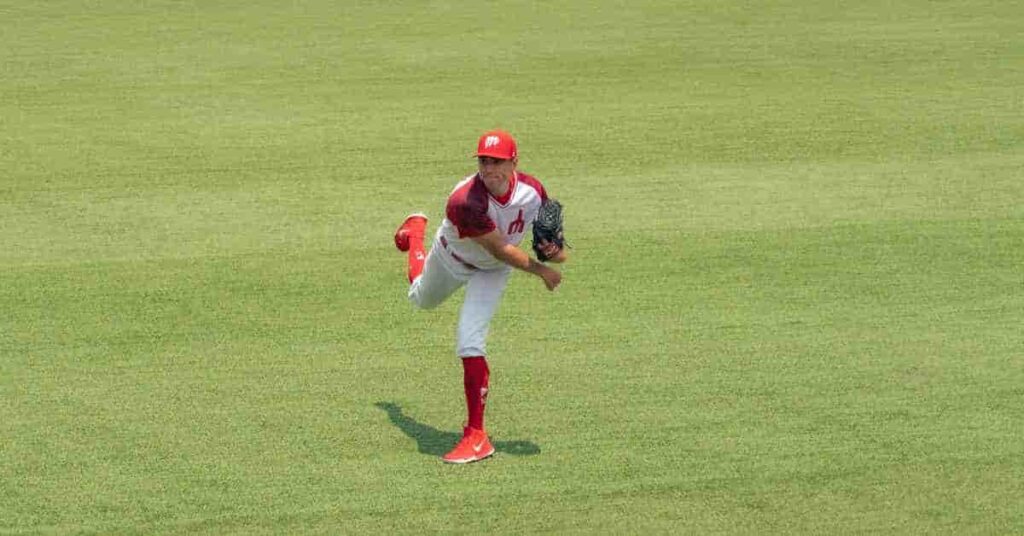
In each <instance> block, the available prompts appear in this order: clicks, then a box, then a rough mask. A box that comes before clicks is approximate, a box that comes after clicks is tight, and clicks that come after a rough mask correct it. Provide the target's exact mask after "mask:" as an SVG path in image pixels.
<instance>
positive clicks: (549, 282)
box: [472, 230, 562, 290]
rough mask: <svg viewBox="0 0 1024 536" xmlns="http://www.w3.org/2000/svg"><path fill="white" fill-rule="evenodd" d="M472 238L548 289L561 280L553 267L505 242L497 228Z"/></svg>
mask: <svg viewBox="0 0 1024 536" xmlns="http://www.w3.org/2000/svg"><path fill="white" fill-rule="evenodd" d="M472 240H473V241H474V242H476V243H477V244H480V246H481V247H483V248H484V249H486V250H487V252H488V253H490V254H491V255H493V256H494V258H496V259H498V260H500V261H501V262H504V263H505V264H507V265H509V266H511V267H513V268H519V269H520V270H522V271H524V272H529V273H531V274H533V275H535V276H537V277H539V278H541V279H542V280H543V281H544V286H546V287H547V288H548V290H555V288H556V287H557V286H558V285H559V283H561V282H562V274H560V273H559V272H558V271H557V270H555V269H554V268H551V267H548V266H545V265H544V264H541V263H539V262H537V261H536V260H534V259H532V258H530V256H529V255H527V254H526V252H525V251H523V250H521V249H519V248H518V247H516V246H513V245H512V244H509V243H506V242H505V240H504V239H503V238H502V237H501V234H500V233H498V231H497V230H494V231H491V232H489V233H485V234H482V235H480V236H474V237H472Z"/></svg>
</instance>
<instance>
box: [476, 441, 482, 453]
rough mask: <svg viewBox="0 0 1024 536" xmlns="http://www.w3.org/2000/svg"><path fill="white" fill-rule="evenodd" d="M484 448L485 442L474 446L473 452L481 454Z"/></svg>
mask: <svg viewBox="0 0 1024 536" xmlns="http://www.w3.org/2000/svg"><path fill="white" fill-rule="evenodd" d="M483 448H484V442H483V441H481V442H479V443H477V444H476V445H473V452H477V453H479V452H480V451H481V450H483Z"/></svg>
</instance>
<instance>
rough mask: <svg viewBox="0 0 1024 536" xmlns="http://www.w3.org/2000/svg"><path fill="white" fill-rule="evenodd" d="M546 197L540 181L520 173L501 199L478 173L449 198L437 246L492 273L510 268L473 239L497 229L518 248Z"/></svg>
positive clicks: (465, 261) (468, 178) (467, 264)
mask: <svg viewBox="0 0 1024 536" xmlns="http://www.w3.org/2000/svg"><path fill="white" fill-rule="evenodd" d="M547 197H548V196H547V192H545V191H544V186H542V185H541V183H540V181H538V180H537V179H535V178H534V177H532V176H530V175H527V174H525V173H520V172H518V171H516V172H513V174H512V179H511V181H509V189H508V192H506V193H505V195H504V196H502V197H501V198H497V197H494V196H493V195H491V193H490V192H489V191H488V190H487V187H486V186H485V185H484V183H483V181H482V180H481V179H480V178H479V175H478V174H473V175H471V176H469V177H466V178H465V179H463V180H462V181H460V182H459V183H458V184H457V185H456V186H455V189H454V190H452V193H451V195H449V196H448V205H447V207H446V211H445V218H444V221H443V222H441V227H440V228H438V230H437V237H436V239H435V240H436V242H437V243H438V244H436V245H439V246H440V247H441V248H443V249H444V250H446V252H447V254H449V255H451V256H452V258H453V259H454V260H456V261H458V262H459V263H461V264H462V265H464V266H467V267H470V268H475V269H479V270H493V269H496V268H502V267H504V266H507V265H506V264H505V263H504V262H502V261H500V260H498V259H496V258H495V257H494V256H493V255H491V254H490V253H489V252H488V251H487V250H486V249H484V248H483V246H481V245H480V244H477V243H476V242H474V241H473V240H472V237H475V236H480V235H483V234H487V233H489V232H491V231H494V230H497V231H498V233H499V234H500V235H501V236H502V238H503V239H504V240H505V242H506V243H508V244H512V245H514V246H518V245H519V243H520V242H522V241H523V237H524V236H526V231H527V229H529V228H530V226H531V225H533V221H534V220H535V219H537V212H538V211H539V210H540V206H541V204H542V203H543V202H544V201H546V200H547Z"/></svg>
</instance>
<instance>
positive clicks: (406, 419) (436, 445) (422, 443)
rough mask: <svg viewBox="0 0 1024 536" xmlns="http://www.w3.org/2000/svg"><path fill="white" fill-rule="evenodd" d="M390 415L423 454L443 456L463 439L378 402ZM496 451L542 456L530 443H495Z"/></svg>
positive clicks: (460, 434) (454, 433)
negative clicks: (414, 441) (413, 440)
mask: <svg viewBox="0 0 1024 536" xmlns="http://www.w3.org/2000/svg"><path fill="white" fill-rule="evenodd" d="M374 405H375V406H377V407H378V408H380V409H382V410H384V411H386V412H387V413H388V419H391V423H392V424H394V425H395V426H397V427H398V429H399V430H401V431H402V433H404V434H405V435H407V436H409V437H411V438H413V439H415V440H416V446H417V448H418V450H419V452H420V453H421V454H429V455H431V456H443V455H445V454H446V453H447V452H448V451H449V450H451V448H452V447H454V446H455V444H456V443H458V442H459V440H460V439H462V432H461V431H460V432H445V431H442V430H438V429H437V428H434V427H433V426H429V425H426V424H423V423H421V422H419V421H417V420H416V419H413V418H412V417H410V416H408V415H406V414H405V413H403V412H402V408H401V407H399V406H398V405H397V404H395V403H393V402H377V403H376V404H374ZM491 444H492V445H494V450H495V451H497V452H501V453H504V454H511V455H513V456H533V455H535V454H540V447H539V446H537V444H536V443H533V442H530V441H494V440H493V439H491Z"/></svg>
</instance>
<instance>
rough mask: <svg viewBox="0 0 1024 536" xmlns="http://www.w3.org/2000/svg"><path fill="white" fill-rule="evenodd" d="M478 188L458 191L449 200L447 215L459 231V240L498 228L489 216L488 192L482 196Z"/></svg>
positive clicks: (484, 192)
mask: <svg viewBox="0 0 1024 536" xmlns="http://www.w3.org/2000/svg"><path fill="white" fill-rule="evenodd" d="M477 190H478V189H477V188H465V189H461V190H458V191H456V192H455V193H453V194H452V196H451V197H449V198H448V206H447V207H446V209H445V214H446V215H447V216H448V221H450V222H452V223H453V224H454V225H455V228H456V229H458V230H459V238H466V237H473V236H480V235H485V234H487V233H489V232H491V231H493V230H495V229H497V227H496V226H495V225H494V221H493V220H491V218H490V216H488V215H487V192H486V190H484V191H483V192H482V193H483V195H480V192H478V191H477Z"/></svg>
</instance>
